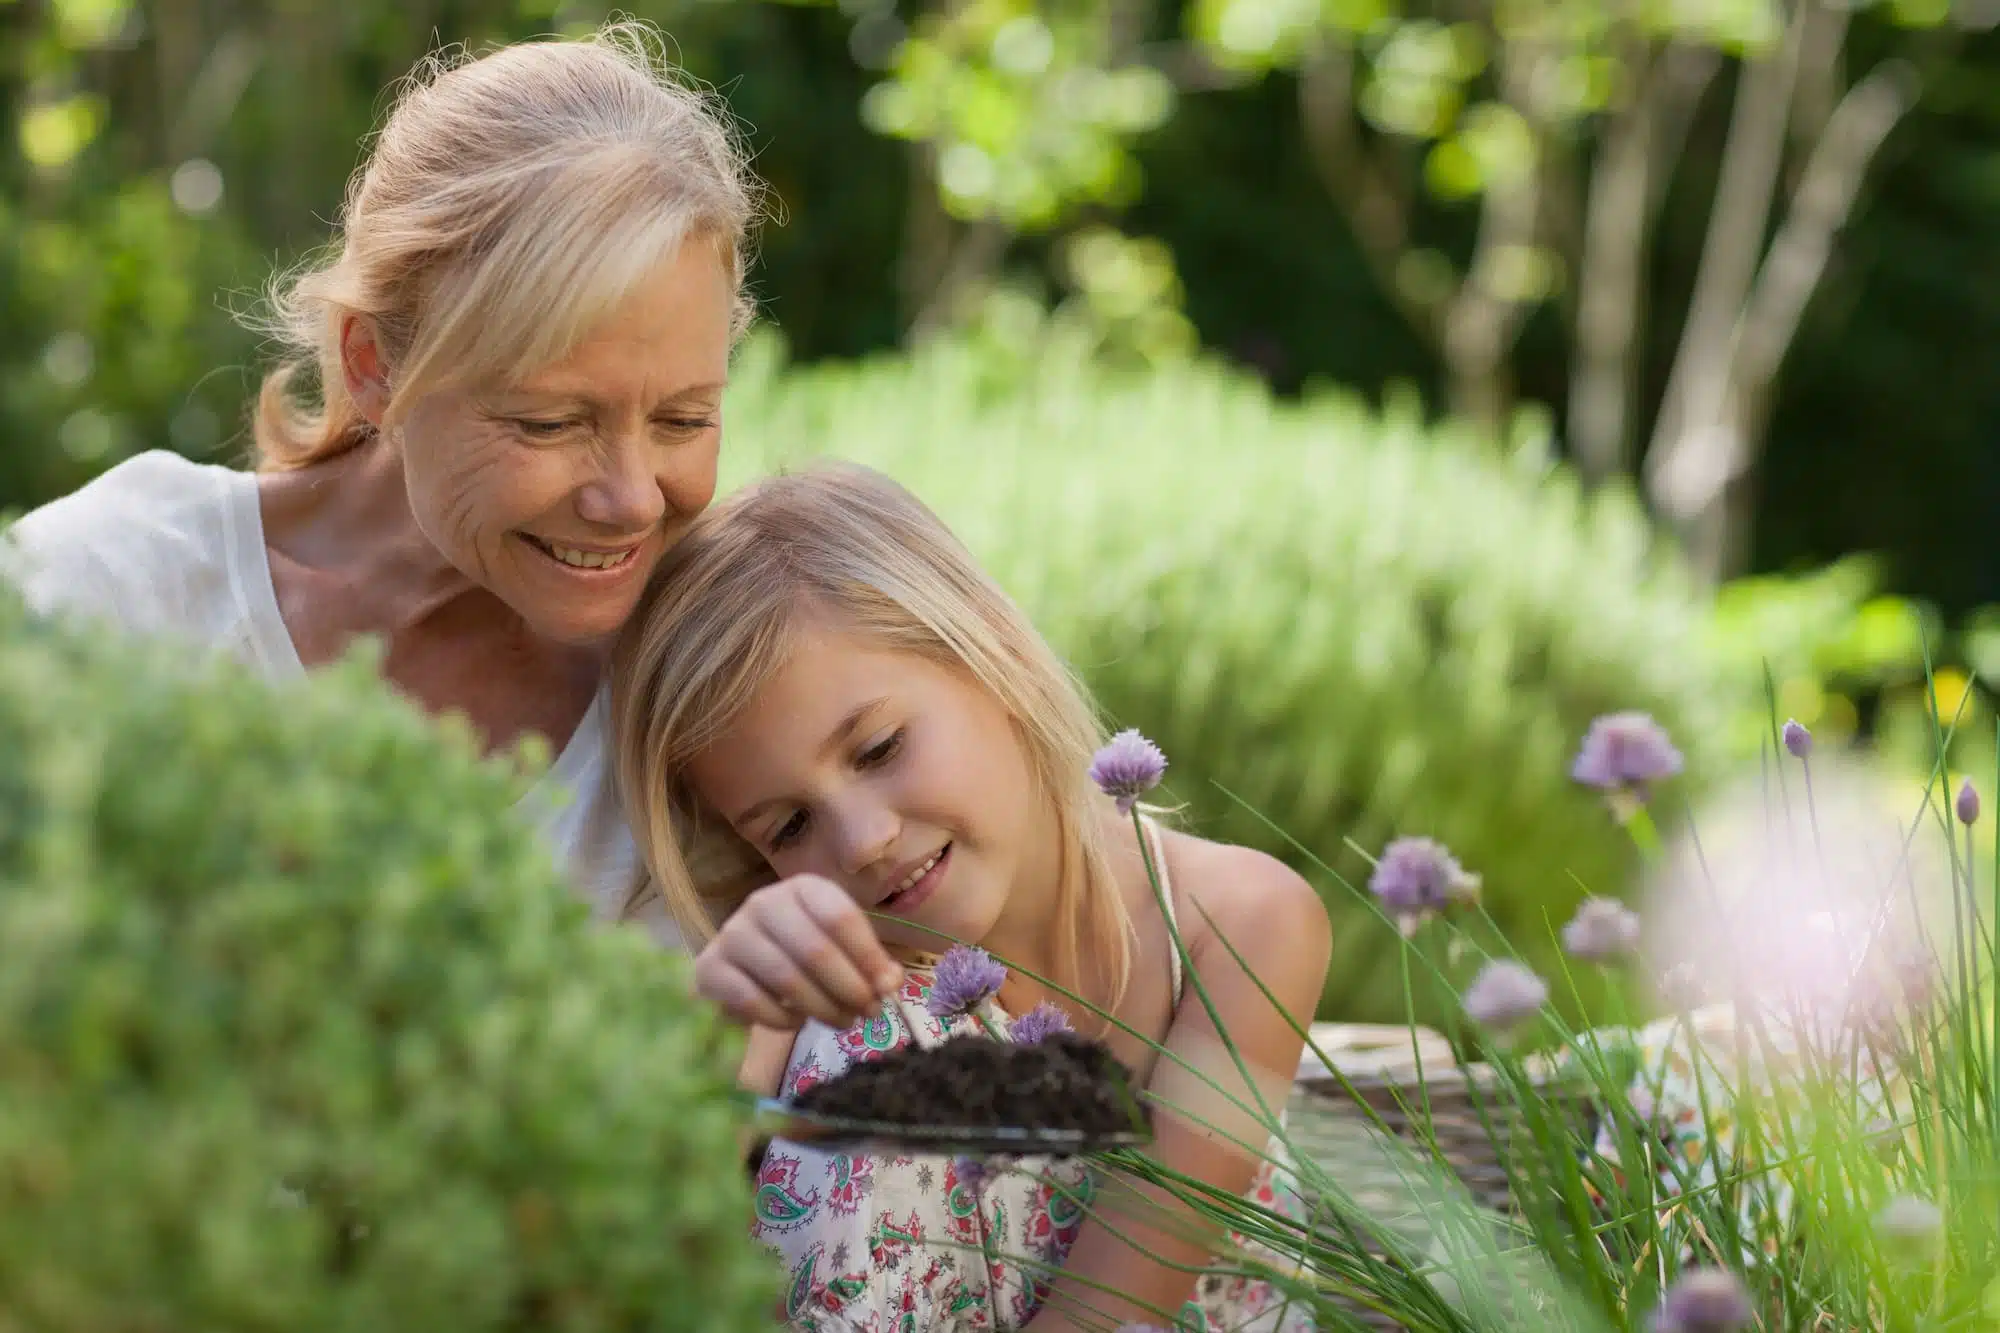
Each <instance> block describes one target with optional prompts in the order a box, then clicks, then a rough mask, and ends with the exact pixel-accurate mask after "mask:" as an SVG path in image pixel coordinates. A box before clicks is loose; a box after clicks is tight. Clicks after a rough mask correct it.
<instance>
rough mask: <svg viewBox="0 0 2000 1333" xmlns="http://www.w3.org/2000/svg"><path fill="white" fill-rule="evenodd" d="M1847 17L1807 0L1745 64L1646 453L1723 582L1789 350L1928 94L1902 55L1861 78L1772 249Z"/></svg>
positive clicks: (1832, 123) (1803, 174) (1677, 524)
mask: <svg viewBox="0 0 2000 1333" xmlns="http://www.w3.org/2000/svg"><path fill="white" fill-rule="evenodd" d="M1847 21H1848V16H1847V13H1846V11H1845V10H1836V9H1834V8H1832V7H1830V6H1827V5H1823V4H1820V3H1818V2H1817V0H1805V3H1802V4H1800V6H1799V7H1798V9H1797V10H1796V11H1795V12H1794V14H1793V16H1792V21H1791V25H1790V27H1789V29H1788V31H1787V35H1786V39H1785V41H1784V43H1783V45H1782V46H1781V47H1780V48H1779V50H1778V51H1777V52H1776V53H1775V54H1774V55H1773V56H1771V57H1768V58H1766V59H1765V60H1762V61H1757V62H1752V63H1749V64H1746V65H1745V66H1744V67H1743V69H1742V73H1741V75H1740V77H1739V80H1738V84H1737V89H1736V104H1735V108H1734V111H1733V113H1732V117H1731V122H1730V127H1729V137H1728V140H1727V145H1726V147H1725V149H1724V152H1723V160H1722V174H1721V179H1720V181H1719V183H1718V185H1717V187H1716V197H1715V203H1714V205H1713V208H1712V211H1711V213H1710V217H1709V231H1708V238H1707V241H1706V243H1705V245H1704V247H1703V250H1702V257H1701V266H1700V269H1699V271H1698V275H1697V278H1696V282H1695V290H1694V296H1693V298H1692V300H1691V302H1690V306H1689V311H1688V318H1687V323H1686V325H1685V326H1684V328H1683V331H1682V336H1681V344H1680V351H1679V353H1678V355H1677V356H1676V358H1675V361H1674V366H1673V371H1672V374H1671V376H1670V378H1669V380H1668V383H1667V389H1666V394H1665V397H1664V398H1663V400H1662V402H1661V404H1660V410H1659V414H1658V416H1657V418H1656V419H1655V422H1654V428H1653V440H1652V446H1651V448H1650V449H1649V450H1648V452H1647V456H1646V459H1645V463H1644V480H1645V485H1646V491H1647V495H1648V497H1649V499H1650V500H1651V501H1652V503H1653V506H1654V508H1655V511H1656V512H1657V513H1658V514H1659V515H1660V516H1661V518H1662V519H1663V520H1664V521H1666V522H1667V523H1668V524H1669V525H1671V526H1672V527H1673V528H1674V530H1675V531H1676V532H1677V533H1678V534H1679V535H1680V537H1681V538H1682V540H1683V542H1684V543H1685V544H1686V547H1687V550H1688V554H1689V556H1690V557H1691V559H1692V560H1693V562H1694V564H1695V567H1696V569H1697V570H1698V571H1699V572H1700V573H1702V574H1703V575H1704V576H1706V577H1708V578H1710V579H1714V580H1721V579H1724V578H1727V577H1729V576H1731V575H1733V574H1735V573H1737V572H1738V571H1740V570H1741V569H1742V567H1743V564H1744V561H1745V557H1746V555H1747V552H1748V533H1747V531H1746V530H1745V529H1746V525H1747V520H1748V515H1749V513H1750V505H1749V496H1750V488H1749V486H1748V485H1747V481H1748V478H1749V475H1750V473H1751V471H1752V469H1753V468H1754V467H1755V465H1756V460H1757V453H1758V448H1759V443H1760V441H1761V437H1762V434H1763V428H1764V424H1765V416H1766V413H1767V410H1768V402H1769V398H1770V394H1771V391H1772V388H1773V386H1774V384H1775V383H1776V380H1777V376H1778V372H1779V370H1780V368H1781V367H1782V365H1783V362H1784V356H1785V352H1786V350H1787V348H1789V346H1790V345H1791V341H1792V338H1793V336H1794V335H1795V334H1796V332H1797V330H1798V326H1799V321H1800V319H1801V317H1802V316H1803V314H1804V312H1805V307H1806V305H1807V303H1808V302H1809V301H1810V299H1811V297H1812V294H1813V292H1814V291H1815V290H1816V289H1817V288H1818V285H1819V282H1820V279H1821V277H1822V275H1823V274H1824V273H1825V271H1826V267H1827V263H1828V261H1829V259H1830V257H1831V254H1832V249H1833V242H1834V239H1835V237H1836V236H1837V235H1838V234H1839V232H1840V230H1841V229H1842V228H1843V227H1844V226H1845V225H1846V224H1847V220H1848V218H1849V217H1850V216H1851V214H1852V212H1853V209H1854V206H1855V202H1856V199H1857V197H1858V195H1859V193H1860V188H1861V184H1862V181H1863V180H1864V179H1865V178H1866V175H1867V172H1868V167H1869V165H1870V163H1871V162H1872V161H1873V160H1874V157H1875V154H1876V152H1877V150H1879V149H1880V147H1881V145H1882V141H1883V140H1884V139H1885V138H1886V137H1887V136H1888V134H1889V131H1890V130H1891V129H1893V128H1894V127H1895V125H1896V123H1897V122H1898V121H1899V120H1901V119H1902V117H1903V116H1904V114H1905V113H1906V112H1908V110H1909V109H1910V107H1911V106H1913V105H1914V104H1915V101H1916V96H1917V79H1916V72H1915V70H1914V68H1912V67H1911V66H1910V65H1908V64H1907V63H1905V62H1903V61H1900V60H1892V61H1888V62H1885V63H1884V64H1883V65H1881V66H1878V67H1877V68H1876V69H1874V70H1873V71H1871V72H1870V73H1869V74H1868V75H1867V76H1866V77H1864V78H1863V79H1862V80H1861V81H1860V82H1858V83H1856V84H1855V85H1854V86H1853V87H1852V88H1851V89H1849V90H1848V92H1847V93H1846V94H1845V95H1844V96H1843V97H1842V98H1841V99H1840V100H1839V102H1838V103H1836V104H1835V106H1834V107H1833V109H1832V111H1831V112H1830V113H1829V114H1828V115H1827V117H1826V119H1825V121H1824V122H1823V124H1822V126H1821V128H1820V130H1819V132H1818V134H1817V135H1815V136H1814V137H1813V139H1812V142H1811V146H1810V149H1809V151H1808V152H1807V154H1806V157H1805V160H1804V164H1803V166H1802V167H1801V168H1800V172H1799V179H1798V185H1797V188H1796V189H1795V190H1794V191H1793V192H1792V195H1791V199H1790V202H1789V205H1788V207H1787V210H1786V213H1785V215H1784V217H1783V220H1782V221H1781V223H1780V225H1779V227H1778V230H1777V233H1776V235H1775V237H1774V238H1772V239H1771V240H1770V242H1769V245H1768V247H1767V244H1766V237H1767V235H1768V234H1769V231H1770V221H1769V219H1770V212H1771V208H1772V205H1773V202H1774V197H1775V195H1776V193H1777V191H1778V188H1779V185H1780V181H1781V171H1782V168H1783V165H1784V150H1785V146H1786V141H1787V139H1788V138H1790V137H1791V134H1792V125H1791V117H1792V111H1793V108H1794V107H1795V106H1796V105H1797V104H1798V103H1797V93H1798V89H1799V88H1800V87H1801V86H1802V85H1810V86H1815V87H1819V86H1824V85H1825V83H1826V82H1827V81H1828V79H1829V78H1830V77H1831V75H1830V73H1829V71H1830V69H1831V67H1832V66H1833V65H1834V64H1835V62H1837V61H1838V60H1839V58H1840V53H1841V49H1842V45H1843V38H1844V36H1845V32H1846V26H1847Z"/></svg>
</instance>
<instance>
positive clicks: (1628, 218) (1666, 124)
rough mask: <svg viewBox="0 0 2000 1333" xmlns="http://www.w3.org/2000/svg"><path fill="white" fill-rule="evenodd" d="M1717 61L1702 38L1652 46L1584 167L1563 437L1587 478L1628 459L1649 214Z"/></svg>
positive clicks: (1610, 472)
mask: <svg viewBox="0 0 2000 1333" xmlns="http://www.w3.org/2000/svg"><path fill="white" fill-rule="evenodd" d="M1720 66H1721V59H1720V57H1719V56H1717V54H1716V53H1715V52H1714V51H1713V50H1711V49H1709V48H1706V47H1683V46H1669V47H1667V48H1665V49H1664V50H1662V51H1660V52H1659V53H1658V54H1656V55H1655V57H1654V59H1653V62H1652V64H1651V66H1650V68H1648V69H1647V70H1646V72H1645V77H1644V81H1643V82H1642V83H1641V85H1640V89H1639V92H1638V93H1637V95H1636V96H1634V97H1633V99H1632V101H1631V103H1630V104H1629V105H1627V106H1626V107H1625V108H1624V109H1623V110H1622V111H1620V112H1619V113H1618V114H1617V115H1616V116H1615V117H1613V118H1612V119H1611V121H1610V123H1609V124H1608V126H1607V127H1606V129H1605V130H1604V133H1603V137H1602V144H1601V146H1600V147H1599V149H1598V153H1597V158H1596V161H1595V162H1594V163H1593V164H1592V167H1591V172H1590V196H1589V202H1588V204H1587V205H1586V206H1585V212H1584V234H1583V243H1582V247H1581V253H1580V256H1579V258H1578V261H1577V265H1576V274H1577V277H1576V283H1577V307H1576V341H1575V353H1574V355H1575V362H1574V365H1573V367H1572V370H1571V374H1570V389H1569V438H1568V445H1569V452H1570V456H1571V458H1572V459H1573V461H1574V462H1575V464H1576V466H1577V469H1578V470H1579V471H1580V472H1581V473H1582V474H1583V476H1584V478H1585V479H1586V480H1588V481H1592V482H1597V481H1602V480H1604V479H1606V478H1608V477H1611V476H1614V475H1617V474H1620V473H1623V472H1625V471H1627V470H1628V469H1629V468H1630V467H1631V464H1632V443H1633V426H1632V420H1633V415H1634V403H1633V397H1634V394H1635V393H1636V391H1637V383H1638V372H1639V359H1640V357H1641V355H1642V354H1643V352H1644V348H1643V346H1642V345H1641V343H1640V339H1639V330H1640V328H1641V327H1642V322H1643V320H1644V318H1645V312H1646V283H1645V279H1646V260H1647V256H1648V255H1649V254H1650V253H1651V250H1652V238H1653V219H1654V215H1655V213H1656V212H1657V210H1658V207H1659V202H1660V199H1661V197H1662V196H1663V195H1664V194H1665V182H1666V179H1667V178H1668V177H1669V176H1670V175H1671V174H1672V172H1671V166H1672V163H1673V161H1674V159H1675V158H1677V157H1678V156H1679V155H1680V149H1681V143H1682V142H1683V140H1684V138H1685V136H1686V132H1687V125H1688V122H1689V120H1690V119H1692V115H1693V110H1694V107H1695V105H1696V104H1697V103H1698V102H1699V101H1700V99H1701V94H1702V92H1703V91H1704V90H1705V89H1706V88H1707V87H1708V85H1709V83H1710V82H1711V81H1712V80H1713V79H1714V77H1715V72H1716V70H1717V69H1718V68H1719V67H1720Z"/></svg>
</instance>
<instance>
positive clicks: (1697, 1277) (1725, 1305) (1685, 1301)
mask: <svg viewBox="0 0 2000 1333" xmlns="http://www.w3.org/2000/svg"><path fill="white" fill-rule="evenodd" d="M1755 1313H1756V1312H1755V1311H1754V1310H1752V1309H1751V1308H1750V1293H1749V1292H1748V1291H1746V1290H1744V1287H1743V1279H1741V1278H1739V1277H1737V1276H1736V1274H1734V1273H1732V1272H1729V1271H1728V1270H1727V1269H1722V1268H1696V1269H1690V1270H1689V1271H1687V1272H1685V1273H1682V1274H1681V1275H1680V1277H1679V1278H1678V1279H1676V1280H1675V1282H1674V1284H1673V1285H1672V1286H1671V1287H1668V1288H1667V1294H1666V1296H1665V1297H1664V1298H1663V1299H1662V1300H1661V1301H1660V1308H1659V1310H1658V1311H1656V1312H1655V1313H1654V1315H1653V1329H1654V1333H1735V1330H1737V1329H1739V1328H1742V1327H1743V1326H1744V1325H1745V1324H1747V1323H1749V1322H1750V1320H1751V1317H1752V1316H1753V1315H1754V1314H1755Z"/></svg>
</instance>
